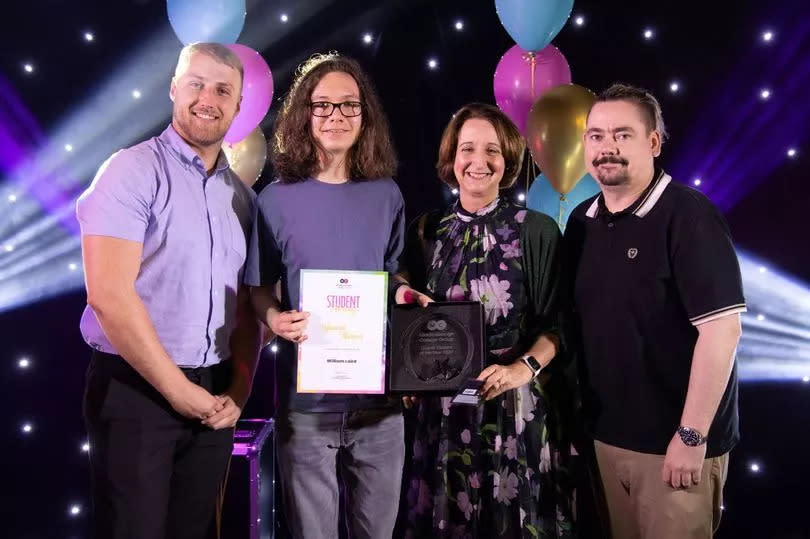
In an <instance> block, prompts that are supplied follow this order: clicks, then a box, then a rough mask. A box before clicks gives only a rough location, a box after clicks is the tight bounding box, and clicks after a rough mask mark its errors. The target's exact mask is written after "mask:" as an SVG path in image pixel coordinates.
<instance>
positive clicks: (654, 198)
mask: <svg viewBox="0 0 810 539" xmlns="http://www.w3.org/2000/svg"><path fill="white" fill-rule="evenodd" d="M671 181H672V177H671V176H670V175H669V174H667V173H666V172H664V171H663V170H661V171H660V172H659V173H658V175H657V176H656V177H655V179H654V180H653V184H652V186H651V188H648V189H646V190H645V195H644V198H643V199H642V200H641V201H637V202H634V203H633V206H636V208H635V209H634V210H633V211H632V213H633V215H636V216H638V217H644V216H645V215H647V214H648V213H650V210H652V209H653V207H654V206H655V203H656V202H658V200H659V199H660V198H661V195H662V194H664V190H665V189H666V188H667V185H669V182H671ZM602 196H603V195H602V193H599V195H598V196H597V197H596V198H595V199H593V202H592V203H591V205H590V206H589V207H588V211H587V212H585V215H587V216H588V217H590V218H594V217H596V216H597V214H598V213H599V201H600V200H602Z"/></svg>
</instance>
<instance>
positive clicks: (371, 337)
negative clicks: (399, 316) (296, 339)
mask: <svg viewBox="0 0 810 539" xmlns="http://www.w3.org/2000/svg"><path fill="white" fill-rule="evenodd" d="M387 301H388V274H387V273H386V272H380V271H340V270H335V271H332V270H301V305H300V310H301V311H305V312H309V313H310V317H309V324H308V326H307V335H308V338H307V339H306V340H305V341H304V342H302V343H301V344H299V345H298V387H297V389H298V392H299V393H369V394H380V393H384V392H385V325H386V307H387Z"/></svg>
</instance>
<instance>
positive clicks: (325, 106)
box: [309, 101, 363, 118]
mask: <svg viewBox="0 0 810 539" xmlns="http://www.w3.org/2000/svg"><path fill="white" fill-rule="evenodd" d="M309 108H311V109H312V115H313V116H319V117H321V118H328V117H329V116H331V115H332V113H333V112H335V109H337V108H339V109H340V113H341V114H342V115H344V116H345V117H347V118H351V117H353V116H360V114H362V112H363V104H362V103H361V102H359V101H344V102H343V103H332V102H330V101H313V102H312V103H310V104H309Z"/></svg>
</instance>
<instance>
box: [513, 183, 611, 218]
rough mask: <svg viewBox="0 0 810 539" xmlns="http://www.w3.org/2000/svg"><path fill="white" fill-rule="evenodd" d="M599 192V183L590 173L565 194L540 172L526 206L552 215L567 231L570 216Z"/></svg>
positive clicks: (530, 189) (530, 188) (530, 191)
mask: <svg viewBox="0 0 810 539" xmlns="http://www.w3.org/2000/svg"><path fill="white" fill-rule="evenodd" d="M598 193H599V184H598V183H596V180H594V179H593V177H592V176H591V175H590V174H585V175H584V176H583V177H582V179H580V180H579V181H578V182H577V184H576V185H575V186H574V188H573V189H571V190H570V191H569V192H568V193H566V194H565V196H563V195H560V193H558V192H557V191H555V190H554V188H553V187H551V184H550V183H548V180H547V179H546V177H545V176H544V175H542V174H540V175H539V176H538V177H537V178H535V180H534V183H532V186H531V187H529V196H528V198H527V199H526V207H527V208H530V209H532V210H535V211H539V212H541V213H545V214H546V215H549V216H551V218H552V219H554V220H555V221H556V222H557V225H559V227H560V230H561V231H563V232H565V225H566V223H567V222H568V217H569V216H570V215H571V212H572V211H574V208H576V207H577V206H579V205H580V204H581V203H582V202H583V201H585V200H587V199H589V198H591V197H592V196H594V195H596V194H598Z"/></svg>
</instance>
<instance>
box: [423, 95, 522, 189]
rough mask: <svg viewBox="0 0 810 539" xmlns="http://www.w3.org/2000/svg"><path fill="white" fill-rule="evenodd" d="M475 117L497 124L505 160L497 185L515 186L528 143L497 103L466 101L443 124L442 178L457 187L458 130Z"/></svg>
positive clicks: (440, 175)
mask: <svg viewBox="0 0 810 539" xmlns="http://www.w3.org/2000/svg"><path fill="white" fill-rule="evenodd" d="M473 118H480V119H482V120H486V121H488V122H489V123H491V124H492V127H494V128H495V133H497V135H498V141H499V142H500V143H501V153H502V154H503V161H504V170H503V178H501V183H500V184H499V185H498V187H499V188H500V189H506V188H508V187H512V186H513V185H514V184H515V180H517V177H518V173H519V172H520V165H521V162H522V160H523V149H524V148H525V147H526V146H525V144H524V142H523V136H522V135H521V134H520V131H518V128H517V127H515V124H513V123H512V120H510V119H509V117H508V116H507V115H506V114H504V113H503V112H501V110H500V109H499V108H498V107H495V106H493V105H487V104H486V103H470V104H469V105H464V106H463V107H461V108H460V109H459V110H458V112H456V113H455V114H454V115H453V118H452V119H451V120H450V123H448V124H447V127H445V128H444V133H442V141H441V143H440V144H439V160H438V162H437V163H436V171H437V172H438V173H439V179H441V180H442V181H443V182H444V183H446V184H447V185H449V186H450V187H458V180H457V179H456V174H455V172H453V164H454V163H455V160H456V147H457V146H458V133H459V131H461V127H462V126H463V125H464V122H466V121H467V120H471V119H473Z"/></svg>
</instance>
